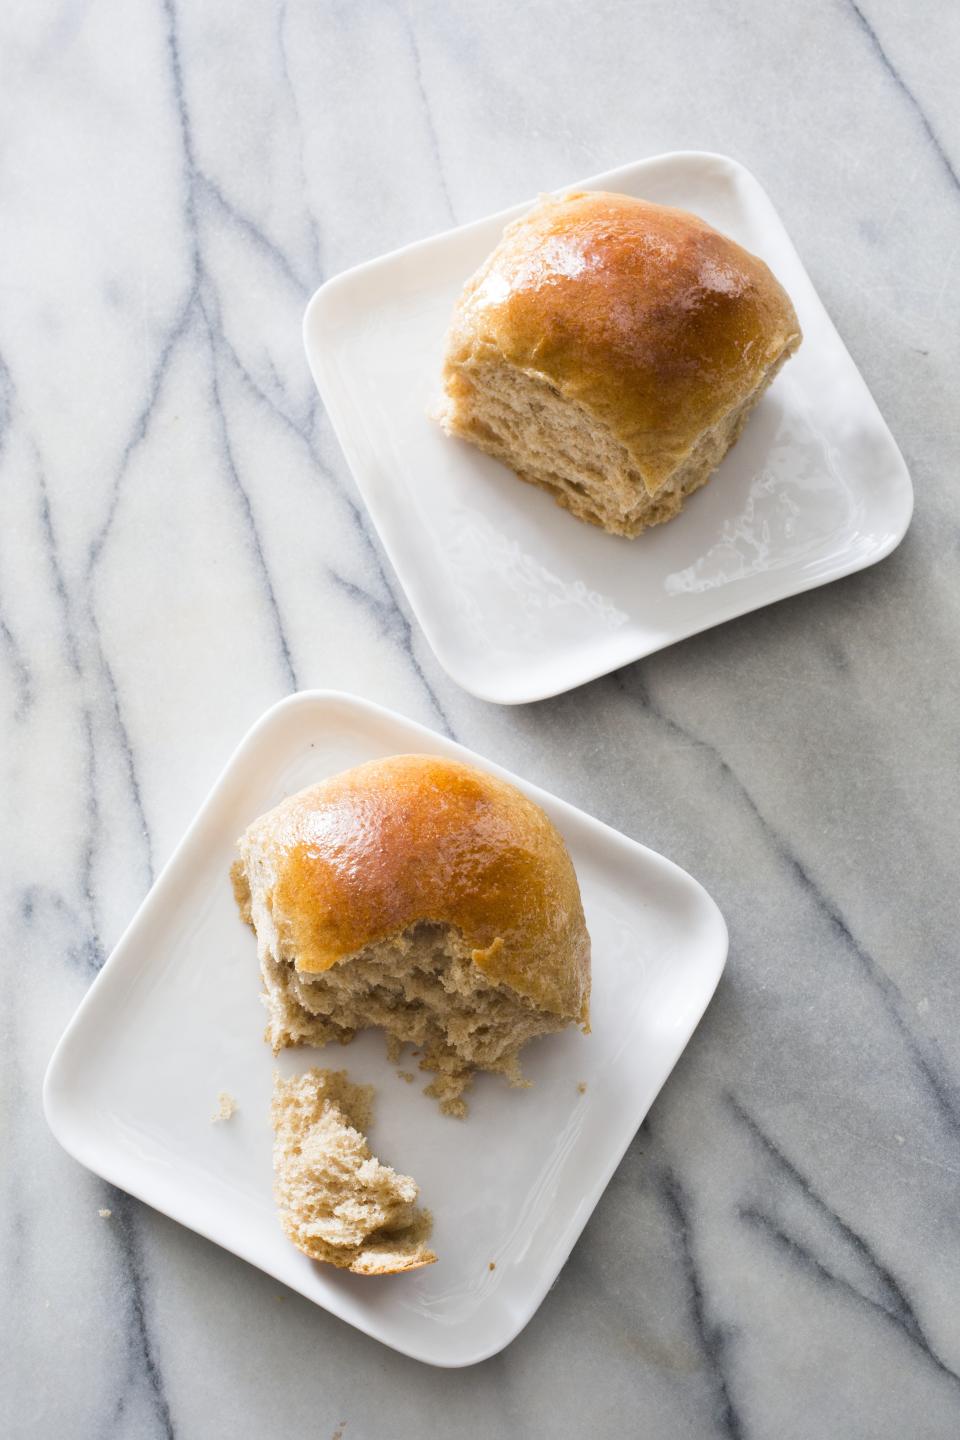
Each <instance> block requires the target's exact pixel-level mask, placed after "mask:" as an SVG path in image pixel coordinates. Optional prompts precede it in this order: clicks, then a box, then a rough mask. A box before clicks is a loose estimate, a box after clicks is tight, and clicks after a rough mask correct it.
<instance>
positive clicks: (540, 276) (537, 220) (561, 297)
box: [440, 191, 802, 535]
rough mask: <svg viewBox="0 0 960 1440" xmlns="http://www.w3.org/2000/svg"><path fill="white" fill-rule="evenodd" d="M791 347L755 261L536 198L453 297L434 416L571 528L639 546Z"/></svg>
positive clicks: (700, 473) (641, 205) (795, 337)
mask: <svg viewBox="0 0 960 1440" xmlns="http://www.w3.org/2000/svg"><path fill="white" fill-rule="evenodd" d="M801 338H802V337H801V333H800V326H799V324H798V322H797V317H796V315H795V313H794V309H793V306H792V304H791V303H790V299H789V297H788V296H787V294H786V293H785V291H784V290H783V289H782V288H781V286H780V285H779V284H778V283H777V281H776V280H775V279H774V277H773V275H772V274H771V273H770V271H769V270H768V269H767V267H766V265H765V264H764V263H763V261H762V260H758V259H757V258H756V256H754V255H751V254H749V253H748V252H747V251H746V250H743V249H741V248H740V246H739V245H736V244H734V242H733V241H732V240H728V239H727V237H726V236H725V235H721V234H719V233H718V231H716V230H714V229H712V228H711V227H710V226H709V225H707V224H706V223H705V221H703V220H700V219H698V218H697V216H696V215H690V214H688V213H687V212H686V211H684V210H674V209H672V208H669V207H667V206H664V205H653V204H650V203H649V202H648V201H645V200H635V199H633V198H632V197H630V196H627V195H613V194H608V193H604V192H602V191H597V192H589V193H574V194H570V195H565V196H563V197H562V198H560V199H554V198H551V197H547V198H545V199H543V200H542V201H541V202H540V203H539V204H538V205H536V206H535V207H534V209H533V210H531V211H530V212H529V213H528V214H527V215H524V216H523V217H522V218H521V219H519V220H516V221H514V222H513V224H511V225H508V226H507V228H506V230H505V231H504V234H503V239H502V240H501V241H500V244H499V245H498V246H497V248H496V249H495V250H494V251H493V253H492V255H490V257H489V258H488V259H487V261H486V262H485V264H484V265H482V266H481V268H480V269H479V270H478V271H477V273H476V275H474V276H473V278H472V279H471V280H469V281H468V282H467V285H466V287H465V288H464V291H463V293H462V295H461V296H460V299H459V301H458V302H457V306H456V309H455V311H454V315H453V322H452V325H451V328H450V333H449V336H448V339H447V349H446V358H445V362H444V370H443V383H444V401H443V405H442V408H441V412H440V419H441V423H442V424H443V427H444V429H445V430H446V431H447V433H448V434H450V435H456V436H460V437H461V438H462V439H464V440H469V441H470V442H471V443H472V444H474V445H477V446H478V447H479V448H480V449H481V450H485V451H487V452H488V454H490V455H494V456H496V458H497V459H498V460H502V461H503V462H504V463H505V464H507V465H509V466H510V467H511V469H513V470H514V471H515V472H516V473H517V475H518V476H519V477H520V479H521V480H526V481H528V482H529V483H530V484H532V485H539V486H541V487H542V488H543V489H545V490H548V491H549V492H550V493H551V494H552V495H553V497H554V499H555V500H556V501H557V503H558V504H560V505H563V506H565V507H566V509H568V510H569V511H570V512H571V513H572V514H573V515H576V516H577V518H578V519H580V520H587V521H589V522H590V523H591V524H593V525H601V526H603V528H604V529H606V530H610V531H612V532H613V533H614V534H616V535H639V534H640V532H641V531H642V530H645V529H647V527H648V526H650V525H659V524H660V523H661V522H662V521H664V520H670V519H671V518H672V517H673V516H674V515H676V514H677V512H678V511H679V510H680V508H681V506H682V505H683V503H684V500H685V499H686V498H687V496H688V495H690V494H691V493H692V492H693V491H694V490H696V489H698V488H699V486H701V485H703V484H704V483H705V481H706V480H708V479H709V477H710V475H711V474H712V472H713V471H714V470H715V469H716V467H717V466H718V465H719V464H720V461H721V460H722V459H723V457H724V455H725V454H726V452H727V451H728V450H729V449H730V446H731V445H732V444H733V443H734V441H735V440H736V439H737V436H738V435H739V434H740V432H741V430H742V429H743V426H744V423H745V422H746V419H747V416H748V415H749V413H750V411H751V410H752V409H753V407H754V406H755V405H756V403H757V401H758V400H759V399H760V396H761V395H762V394H763V392H764V390H765V389H766V388H767V386H768V385H769V384H770V382H771V381H772V380H773V378H774V376H775V375H776V373H777V371H778V370H779V369H780V367H781V365H783V363H784V361H785V360H786V359H787V358H788V357H789V356H790V355H791V354H792V353H793V352H794V350H796V348H797V346H798V345H799V344H800V341H801Z"/></svg>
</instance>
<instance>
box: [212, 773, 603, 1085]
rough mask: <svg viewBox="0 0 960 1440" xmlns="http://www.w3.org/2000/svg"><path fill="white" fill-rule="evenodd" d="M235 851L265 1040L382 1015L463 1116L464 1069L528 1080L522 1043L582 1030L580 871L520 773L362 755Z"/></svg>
mask: <svg viewBox="0 0 960 1440" xmlns="http://www.w3.org/2000/svg"><path fill="white" fill-rule="evenodd" d="M239 848H240V860H239V862H238V863H237V864H236V865H235V866H234V872H233V878H234V887H235V891H236V894H237V899H238V901H239V903H240V908H241V913H242V914H243V915H244V918H246V919H247V920H248V921H249V922H250V923H251V924H252V925H253V928H254V930H255V931H256V934H257V940H258V948H259V953H260V964H261V969H262V973H263V979H264V985H265V991H266V994H265V999H266V1003H267V1009H268V1011H269V1014H270V1023H269V1027H268V1032H267V1033H268V1038H269V1040H270V1042H271V1043H272V1045H273V1047H274V1050H275V1051H276V1050H279V1049H280V1048H281V1047H283V1046H286V1045H304V1044H305V1045H323V1044H326V1043H327V1042H328V1041H330V1040H339V1041H341V1042H344V1043H345V1042H347V1041H349V1040H351V1039H352V1038H353V1036H354V1035H355V1034H356V1032H357V1031H358V1030H364V1029H370V1028H380V1029H382V1030H384V1031H385V1032H386V1035H387V1037H388V1046H389V1048H390V1053H391V1054H392V1055H394V1056H396V1055H398V1054H399V1051H400V1047H402V1046H403V1045H404V1044H411V1045H413V1046H415V1047H416V1048H417V1050H418V1051H419V1054H420V1068H421V1069H422V1070H427V1071H431V1072H433V1073H434V1075H435V1079H434V1080H433V1082H432V1083H431V1085H430V1086H429V1087H428V1090H427V1093H428V1094H431V1095H433V1096H435V1097H436V1098H437V1099H438V1100H439V1101H440V1102H441V1108H442V1109H444V1110H445V1111H447V1112H448V1113H451V1114H463V1113H465V1109H466V1107H465V1105H464V1102H463V1099H462V1096H463V1092H464V1091H465V1090H466V1089H467V1088H468V1086H469V1084H470V1081H471V1078H472V1076H473V1073H474V1071H476V1070H491V1071H498V1072H500V1073H502V1074H504V1075H506V1076H507V1077H508V1078H509V1079H510V1080H511V1081H512V1082H513V1083H515V1084H518V1083H522V1079H521V1075H520V1069H519V1061H518V1056H519V1052H520V1050H521V1048H522V1046H523V1045H524V1044H525V1043H526V1042H527V1041H528V1040H530V1039H532V1038H533V1037H534V1036H537V1035H545V1034H549V1033H550V1032H552V1031H557V1030H562V1029H564V1027H566V1026H568V1025H571V1024H577V1025H580V1026H582V1027H583V1029H584V1030H586V1029H588V1028H589V997H590V941H589V937H588V935H587V930H586V925H585V923H584V917H583V907H582V905H581V901H580V890H579V887H578V885H577V877H576V875H575V873H574V869H573V865H572V863H571V861H570V857H569V855H568V854H567V851H566V847H565V846H564V843H563V840H562V839H561V838H560V835H559V834H558V832H557V830H556V829H555V827H554V826H553V825H552V824H551V822H550V820H548V818H547V816H546V815H545V814H544V812H543V811H542V810H541V809H540V807H539V806H538V805H535V804H534V803H533V801H532V800H528V799H527V797H526V796H525V795H523V794H521V792H520V791H519V790H517V789H516V788H515V787H514V786H513V785H509V784H507V783H506V782H505V781H503V780H498V779H497V778H496V777H495V776H493V775H489V774H487V773H486V772H485V771H482V770H476V769H474V768H473V767H472V766H469V765H463V764H460V763H459V762H458V761H455V760H445V759H441V758H440V757H438V756H436V755H396V756H393V757H391V758H390V759H386V760H373V761H370V762H369V763H368V764H366V765H360V766H358V767H357V768H356V769H355V770H348V771H346V772H345V773H343V774H341V775H335V776H333V778H332V779H329V780H325V781H323V782H322V783H321V784H319V785H314V786H311V788H310V789H308V790H303V791H301V793H300V794H298V795H294V796H293V797H292V798H291V799H289V800H285V801H284V802H283V803H282V804H280V805H278V806H277V807H276V809H274V810H271V811H270V812H269V814H267V815H264V816H262V817H261V818H260V819H259V820H256V821H255V822H254V823H253V824H252V825H251V826H250V827H249V829H248V830H247V831H246V833H245V834H244V835H243V836H242V837H241V839H240V841H239Z"/></svg>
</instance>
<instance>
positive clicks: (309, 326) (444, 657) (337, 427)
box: [302, 150, 914, 705]
mask: <svg viewBox="0 0 960 1440" xmlns="http://www.w3.org/2000/svg"><path fill="white" fill-rule="evenodd" d="M703 162H709V163H710V164H712V165H713V166H715V167H717V168H719V169H726V170H727V172H728V173H729V175H730V176H731V177H732V178H737V179H739V180H740V181H741V182H742V183H743V184H744V185H746V186H747V187H748V188H751V189H752V190H753V191H754V194H755V197H756V199H758V200H759V201H760V202H761V204H762V205H763V207H764V208H765V209H766V212H767V216H768V219H770V220H771V221H772V223H773V224H774V225H776V226H777V227H778V228H779V230H780V231H781V232H782V235H783V239H784V241H785V243H786V244H787V245H789V246H790V248H791V250H792V251H793V255H794V258H795V260H796V263H797V265H798V267H799V269H800V270H801V271H802V274H803V277H804V279H805V280H806V282H807V284H808V285H809V287H810V290H811V292H812V294H813V295H814V297H815V298H816V301H817V303H818V304H819V305H820V307H821V309H822V311H823V314H824V316H825V318H826V320H827V322H828V323H829V325H830V328H831V330H832V332H833V336H834V339H835V342H836V344H837V345H838V346H839V347H840V348H841V350H842V352H843V355H844V356H845V358H846V360H847V362H848V363H849V365H850V366H851V368H852V369H853V371H854V372H855V374H856V375H857V377H858V379H859V380H860V382H861V384H862V385H863V391H864V397H865V398H866V399H867V400H868V401H869V403H870V404H871V405H872V407H873V410H874V412H875V416H876V419H877V420H878V421H879V424H880V425H881V426H882V427H883V430H884V432H885V438H886V441H887V443H888V444H889V446H890V449H891V453H892V456H894V457H895V459H896V462H897V465H898V468H899V471H900V481H901V489H902V498H903V504H902V510H901V512H900V513H899V515H898V517H897V524H896V526H894V527H893V528H892V530H891V534H890V536H889V538H888V539H886V540H885V541H884V542H883V543H882V544H879V545H877V546H876V548H875V549H874V550H873V551H872V552H871V553H870V554H868V555H866V556H857V557H854V558H852V559H849V560H848V561H846V562H842V561H841V562H840V563H838V564H835V565H834V566H833V567H832V568H830V569H828V570H826V571H825V572H824V573H822V574H817V575H814V576H812V577H811V576H807V577H803V578H802V579H801V580H800V581H799V582H798V583H791V584H790V585H788V586H786V587H785V588H780V589H779V593H776V594H774V595H771V596H769V597H768V598H767V599H763V600H761V601H760V602H759V603H754V602H753V600H752V598H751V592H750V591H749V590H747V592H746V595H745V596H744V595H743V594H741V596H740V598H739V599H736V598H735V599H733V600H732V602H730V603H727V604H725V605H720V606H718V607H717V611H716V613H715V614H713V615H711V616H710V617H709V618H706V619H704V620H703V621H702V622H701V621H699V620H697V621H694V622H693V623H691V624H689V625H685V626H683V627H682V628H681V629H680V630H679V631H678V633H676V634H671V635H668V636H666V637H663V638H660V639H655V640H653V641H652V642H650V643H648V644H643V645H641V646H640V647H639V648H637V649H636V650H631V653H630V655H629V656H627V657H625V658H623V659H621V660H618V661H617V663H616V664H615V665H614V666H613V667H612V668H611V666H609V665H608V664H607V663H606V662H605V661H603V660H601V661H600V663H599V664H598V665H597V666H596V667H595V668H593V667H591V666H590V665H587V666H585V667H584V669H583V673H582V674H580V676H579V678H577V679H576V680H573V681H572V682H570V683H560V684H547V685H543V684H542V683H541V684H533V685H532V686H530V685H527V686H524V684H523V682H522V680H517V679H512V680H510V681H509V682H508V683H506V684H498V683H497V682H496V680H495V679H491V681H490V683H489V684H483V683H478V682H477V681H476V680H475V679H474V677H473V676H472V675H465V674H464V673H463V670H462V669H461V667H460V664H459V661H458V659H457V657H456V655H454V654H451V652H450V649H449V647H448V645H447V643H446V641H445V639H444V638H443V637H442V636H441V635H440V634H439V633H438V631H437V629H436V627H435V626H434V624H433V621H432V618H431V612H430V610H429V607H426V608H425V607H424V605H423V603H422V594H423V592H422V590H421V589H420V587H419V586H417V585H416V584H413V585H411V584H408V579H407V575H408V573H409V566H408V565H405V564H404V562H403V561H402V560H400V561H399V563H398V546H397V545H396V544H395V543H394V539H393V534H392V532H391V531H390V530H389V529H387V530H383V529H381V527H380V524H379V521H378V517H377V512H376V509H375V502H374V504H373V505H371V502H370V499H369V496H368V493H367V486H366V483H365V479H364V477H363V467H361V466H357V467H355V466H354V464H353V461H352V459H351V458H350V455H351V447H350V445H349V442H348V440H347V432H348V429H349V427H348V426H347V425H346V424H345V423H344V421H343V407H342V406H341V404H340V401H339V399H338V398H331V397H336V396H337V390H338V385H337V381H336V379H335V376H334V370H333V368H332V367H331V365H330V364H329V363H328V360H327V357H326V355H325V354H324V353H322V352H321V351H320V350H319V349H318V348H317V347H316V346H315V345H314V344H312V332H313V331H315V330H316V331H318V330H319V329H320V328H321V324H322V322H321V318H320V317H322V315H323V312H324V308H325V307H326V306H327V305H328V304H329V302H330V299H331V297H333V296H335V295H337V294H338V293H339V291H340V290H342V289H345V288H347V287H348V286H349V285H351V284H355V283H356V281H357V280H358V279H359V278H361V277H362V276H364V275H365V274H369V273H373V272H375V271H377V270H380V269H386V268H388V267H390V266H393V265H394V264H396V262H398V261H399V260H401V259H406V258H408V257H410V256H411V255H416V254H417V253H419V252H427V251H429V250H431V249H432V248H434V247H435V246H438V245H441V244H443V243H444V242H446V241H449V240H451V239H453V238H454V237H458V238H459V237H464V236H469V235H470V234H472V233H474V232H476V231H479V230H481V229H486V228H487V227H488V226H490V225H491V224H493V223H494V222H496V223H498V224H500V225H501V226H502V225H505V224H506V223H507V222H508V221H510V220H512V219H515V218H516V217H517V216H519V215H521V214H523V213H524V211H525V210H527V209H529V207H530V205H532V204H533V203H534V199H526V200H523V201H520V202H519V203H517V204H514V205H509V206H506V207H505V208H504V209H502V210H498V211H494V212H492V213H491V214H489V215H483V216H480V217H478V218H477V219H475V220H469V221H467V222H466V223H465V224H463V225H454V226H451V227H449V228H448V229H446V230H441V231H438V232H436V233H434V234H432V235H427V236H424V237H422V238H421V239H419V240H413V241H410V242H409V243H407V244H405V245H401V246H399V247H397V248H396V249H393V250H389V251H387V252H386V253H385V254H382V255H376V256H373V257H371V258H370V259H368V260H363V261H361V262H360V263H359V264H357V265H352V266H350V267H349V268H348V269H346V270H342V271H339V272H338V273H337V274H336V275H332V276H330V278H329V279H328V280H325V281H324V282H323V284H322V285H320V286H319V287H318V288H317V289H316V290H315V291H314V293H313V294H312V295H311V297H310V299H309V300H308V302H307V306H306V309H305V311H304V315H303V322H302V336H303V345H304V350H305V352H306V358H307V364H308V367H309V369H310V373H311V375H312V377H313V380H314V384H315V385H316V388H317V390H318V392H319V394H320V399H321V401H322V402H323V405H324V408H325V410H326V412H327V417H328V419H329V421H330V424H331V426H332V428H333V431H334V434H335V436H336V439H337V443H338V444H339V446H340V449H341V451H342V452H343V455H344V457H345V459H346V462H347V466H348V468H349V470H350V473H351V475H352V476H353V479H354V482H355V484H356V486H357V488H358V490H359V492H360V496H361V498H362V500H363V503H364V506H365V507H366V510H367V513H368V514H369V516H370V519H371V522H372V524H373V526H374V529H375V530H376V533H377V536H378V538H379V541H380V544H381V545H382V546H383V548H384V551H385V552H386V555H387V559H388V560H389V562H390V565H391V567H392V568H393V571H394V574H395V575H396V577H397V580H398V582H399V584H400V586H401V588H402V590H403V592H404V595H405V596H406V598H407V601H408V603H409V605H410V608H411V609H412V611H413V613H414V616H415V618H416V620H417V623H418V625H419V626H420V628H421V630H422V631H423V634H424V637H425V638H426V641H427V643H428V645H429V646H430V648H431V650H432V651H433V653H434V655H435V656H436V659H437V660H438V662H439V664H440V665H441V666H442V668H443V669H444V670H445V671H446V673H447V674H448V675H449V676H450V678H451V679H452V680H454V681H455V683H456V684H457V685H459V686H460V687H461V689H463V690H465V691H466V693H467V694H468V695H473V696H474V697H475V698H476V699H478V700H484V701H486V702H488V703H491V704H495V705H528V704H534V703H536V702H537V701H539V700H550V699H553V698H554V697H555V696H557V695H564V694H567V693H568V692H569V691H571V690H576V689H579V688H580V687H581V686H583V685H589V684H591V683H592V682H593V681H594V680H598V679H600V678H602V676H604V675H607V674H611V673H613V672H614V671H616V670H618V669H620V668H622V667H623V666H625V665H632V664H636V663H637V661H639V660H644V659H646V658H647V656H649V655H655V654H656V653H657V652H658V651H660V650H665V649H669V647H670V646H671V645H676V644H679V643H680V642H681V641H683V640H689V639H691V638H692V637H693V636H695V635H700V634H703V633H704V632H705V631H707V630H712V629H713V628H714V627H715V626H717V625H725V624H727V623H728V622H729V621H731V620H737V619H740V618H741V617H742V616H744V615H749V614H752V613H753V612H755V611H758V610H763V609H766V608H767V606H769V605H775V604H778V603H779V602H780V601H781V600H789V599H792V598H793V596H795V595H802V594H805V593H807V592H808V591H810V590H816V589H819V587H820V586H822V585H829V584H832V583H833V581H835V580H842V579H844V578H845V577H847V576H849V575H853V574H857V573H859V571H861V570H867V569H869V568H870V567H871V566H873V565H876V564H879V562H880V561H881V560H885V559H886V558H887V557H888V556H889V555H891V554H892V553H893V551H894V550H895V549H896V548H897V546H898V545H899V544H900V543H901V541H902V540H903V537H904V536H905V535H906V533H907V530H908V529H909V528H910V522H911V520H912V518H913V508H914V490H913V482H912V478H911V476H910V471H909V468H908V466H907V464H906V461H905V460H904V458H903V454H902V452H901V450H900V447H899V445H898V444H897V442H896V439H895V438H894V435H893V433H892V431H891V430H890V427H889V425H888V424H887V422H886V420H885V419H884V417H883V414H882V412H881V410H880V408H879V406H878V405H877V403H876V400H875V399H874V397H873V394H872V392H871V391H870V388H869V386H868V385H867V382H866V380H865V379H864V377H863V374H862V372H861V370H860V367H859V366H858V365H857V363H856V361H855V360H854V358H853V356H852V355H851V354H850V351H849V349H848V348H847V346H846V344H845V342H844V340H843V337H842V335H841V334H840V332H839V331H838V330H837V327H836V325H835V324H834V322H833V318H832V316H831V315H830V312H829V311H828V310H827V307H826V306H825V305H824V303H823V300H822V299H821V298H820V293H819V291H818V290H817V288H816V286H815V285H814V284H813V281H812V279H811V278H810V275H809V273H808V271H807V268H806V266H805V265H804V263H803V260H802V258H801V256H800V254H799V251H798V250H797V247H796V245H795V244H794V242H793V238H792V236H791V234H790V232H789V230H788V229H787V227H786V225H785V224H784V222H783V220H782V218H781V216H780V213H779V211H778V210H777V208H776V206H775V205H774V203H773V201H772V200H771V198H770V196H769V195H768V194H767V191H766V189H765V187H764V186H763V184H762V183H761V181H760V180H758V179H757V177H756V175H754V173H753V171H752V170H750V169H749V168H748V167H747V166H746V165H744V164H743V163H742V161H740V160H736V159H734V157H733V156H730V155H725V154H722V153H721V152H719V151H712V150H667V151H663V152H661V153H658V154H656V155H648V156H645V157H644V158H643V159H640V160H633V161H630V162H628V163H627V164H625V165H619V166H616V167H615V168H613V169H611V170H605V171H603V172H601V173H600V174H597V175H592V176H590V177H589V178H587V179H585V180H576V181H573V182H571V183H570V184H565V185H558V186H555V187H553V188H552V189H551V190H548V191H544V192H543V193H544V194H549V195H557V194H562V193H563V192H565V191H568V190H577V189H584V190H596V189H602V188H607V187H609V186H610V185H615V184H616V182H617V181H622V180H623V179H624V178H625V177H626V176H628V175H634V174H636V173H637V172H638V171H642V170H644V169H645V168H647V167H648V166H652V165H662V164H674V163H679V164H691V163H703Z"/></svg>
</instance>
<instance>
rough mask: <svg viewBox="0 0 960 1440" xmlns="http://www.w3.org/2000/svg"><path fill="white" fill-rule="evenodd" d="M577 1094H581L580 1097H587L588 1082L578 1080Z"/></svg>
mask: <svg viewBox="0 0 960 1440" xmlns="http://www.w3.org/2000/svg"><path fill="white" fill-rule="evenodd" d="M577 1092H578V1094H580V1095H586V1093H587V1082H586V1080H578V1081H577Z"/></svg>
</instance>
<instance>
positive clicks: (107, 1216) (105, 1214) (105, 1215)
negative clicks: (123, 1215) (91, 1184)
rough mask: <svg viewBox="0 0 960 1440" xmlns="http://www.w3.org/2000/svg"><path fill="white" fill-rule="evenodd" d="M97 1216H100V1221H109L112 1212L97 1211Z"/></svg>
mask: <svg viewBox="0 0 960 1440" xmlns="http://www.w3.org/2000/svg"><path fill="white" fill-rule="evenodd" d="M97 1214H98V1215H99V1216H100V1219H101V1220H109V1219H110V1216H111V1215H112V1214H113V1211H112V1210H98V1211H97Z"/></svg>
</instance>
